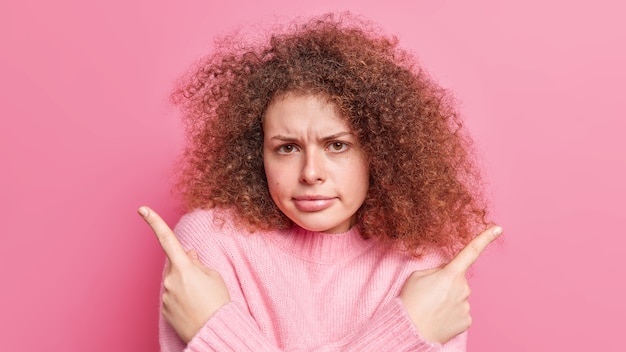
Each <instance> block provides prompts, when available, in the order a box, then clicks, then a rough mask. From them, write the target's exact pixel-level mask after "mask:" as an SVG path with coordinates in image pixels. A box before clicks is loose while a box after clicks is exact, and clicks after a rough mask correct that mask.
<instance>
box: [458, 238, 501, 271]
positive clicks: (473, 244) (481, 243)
mask: <svg viewBox="0 0 626 352" xmlns="http://www.w3.org/2000/svg"><path fill="white" fill-rule="evenodd" d="M501 234H502V228H501V227H499V226H493V227H490V228H488V229H487V230H485V231H484V232H482V233H481V234H480V235H478V236H476V237H475V238H474V239H473V240H471V241H470V243H468V244H467V246H465V248H463V249H462V250H461V251H460V252H459V254H457V256H456V257H455V258H454V259H452V261H451V262H450V263H448V265H446V268H449V269H452V270H455V271H458V272H463V273H465V272H466V271H467V270H468V269H469V268H470V267H471V266H472V264H474V263H475V262H476V260H477V259H478V257H479V256H480V254H481V253H482V252H483V251H484V250H485V248H487V246H489V244H490V243H491V242H493V241H494V240H495V239H496V238H498V237H499V236H500V235H501Z"/></svg>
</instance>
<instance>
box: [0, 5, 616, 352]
mask: <svg viewBox="0 0 626 352" xmlns="http://www.w3.org/2000/svg"><path fill="white" fill-rule="evenodd" d="M214 3H215V4H211V2H207V1H184V2H172V1H143V2H141V1H135V2H132V1H131V2H128V1H121V0H112V1H105V2H97V3H96V4H92V2H85V1H78V0H59V1H54V2H51V1H23V2H17V1H12V2H8V1H5V2H2V3H1V4H0V50H1V51H0V167H1V170H2V172H1V173H0V178H1V181H2V182H0V197H1V198H2V202H1V203H0V223H1V224H2V231H1V232H0V236H1V239H2V240H1V243H2V245H0V268H1V269H0V270H2V275H1V276H2V281H1V284H0V285H1V286H0V287H1V289H0V341H1V342H0V346H1V347H0V349H1V350H6V351H13V350H20V351H84V350H88V351H153V350H156V349H157V328H156V322H157V318H158V312H157V306H158V300H159V297H158V287H159V279H160V270H161V265H162V262H163V255H162V253H161V250H160V248H159V247H158V245H157V243H156V241H155V240H154V238H153V237H152V235H151V233H150V231H149V230H148V228H147V227H146V226H145V224H143V223H142V221H141V220H140V219H139V218H138V217H137V216H136V215H135V209H136V207H137V206H139V205H141V204H144V203H146V204H150V205H151V206H153V207H155V208H156V209H159V210H160V211H161V212H162V214H163V215H164V216H165V217H166V218H167V219H168V220H169V221H170V222H171V223H172V224H173V223H174V222H175V221H176V219H177V218H178V216H179V215H180V213H179V210H178V205H177V204H178V203H177V201H176V199H175V198H174V197H173V196H172V194H171V193H170V190H169V189H170V185H171V184H172V180H173V178H172V172H171V170H172V166H173V161H174V160H175V157H176V155H177V153H178V151H179V148H180V145H181V139H182V136H181V131H180V129H179V124H178V121H177V119H176V117H175V115H174V113H173V112H172V111H171V110H170V108H169V107H168V105H167V93H168V91H169V89H170V88H171V87H172V82H173V80H174V79H175V78H176V77H177V76H178V75H179V74H180V73H182V72H183V71H184V70H185V69H186V68H187V67H188V65H189V64H190V63H191V62H192V61H193V60H194V59H196V58H198V57H199V56H200V55H202V54H204V53H206V52H207V51H208V50H209V49H210V46H211V38H212V37H213V36H214V35H215V34H218V33H220V32H224V31H228V30H230V29H233V28H235V27H236V26H239V25H242V24H246V23H250V22H258V21H265V22H271V21H272V19H273V18H274V16H276V17H277V18H279V19H280V18H290V17H291V16H292V15H294V14H304V15H309V14H317V13H321V12H325V11H328V10H341V9H351V10H352V11H354V12H356V13H361V14H363V15H365V16H367V17H369V18H371V19H373V20H375V21H376V22H378V23H379V24H380V25H381V26H382V27H383V28H385V29H387V31H388V32H390V33H397V34H398V35H399V36H400V38H401V41H402V43H403V44H404V46H405V47H410V48H413V49H414V51H415V52H416V53H417V54H418V55H419V57H420V58H421V60H422V61H423V63H424V64H425V66H426V67H428V68H429V69H430V71H431V72H432V73H433V74H434V75H435V76H436V77H438V78H439V80H440V82H441V84H442V85H444V86H446V87H449V88H451V89H452V90H454V91H455V92H456V95H457V97H458V98H459V99H460V100H461V101H462V111H463V113H464V114H465V115H466V116H467V119H468V124H469V126H470V128H471V130H472V132H473V134H474V136H475V138H476V140H477V146H478V148H479V150H480V151H481V154H482V158H483V160H484V166H485V169H486V170H487V173H488V176H489V179H490V185H489V189H490V192H491V193H492V195H493V200H494V205H495V208H496V211H495V218H496V220H497V221H498V222H499V223H501V224H502V225H503V226H504V228H505V239H504V241H502V242H501V243H500V244H499V245H496V246H495V247H494V248H492V249H490V250H489V251H488V252H487V253H486V254H485V255H484V256H483V257H482V258H481V259H480V261H479V262H478V263H477V265H475V267H474V270H473V278H472V280H471V281H472V285H473V296H472V304H473V305H472V311H473V315H474V326H473V327H472V328H471V331H470V339H469V350H470V351H592V350H593V351H618V350H621V349H620V348H619V347H618V344H617V342H616V341H617V340H618V337H619V336H620V335H621V333H622V329H623V327H624V323H623V317H624V316H626V305H625V304H624V297H626V284H625V283H624V279H623V277H624V267H625V263H624V258H625V257H626V249H625V248H626V236H624V235H625V234H626V232H625V230H624V220H626V218H625V216H624V214H623V210H624V205H623V200H624V198H626V183H625V182H624V180H626V141H625V140H626V138H625V137H624V130H625V129H626V122H625V119H624V118H625V111H626V109H625V104H626V103H625V101H626V99H624V97H623V94H624V91H625V88H624V82H625V81H626V66H625V65H624V63H626V50H625V49H624V48H625V47H626V45H625V43H626V26H625V25H624V24H623V14H624V13H625V11H624V10H625V9H624V6H623V5H619V2H618V1H613V2H611V1H596V2H594V5H593V6H592V5H577V4H576V3H583V2H572V1H564V0H559V1H557V0H554V1H549V2H546V1H543V0H528V1H517V2H507V1H495V0H477V1H460V0H455V1H453V0H450V1H428V2H427V1H412V2H409V1H396V0H391V1H385V2H384V3H385V5H378V4H374V3H378V2H372V4H368V3H367V2H365V1H362V0H352V1H348V0H346V1H337V0H316V1H310V2H307V3H301V4H296V3H295V2H293V1H283V0H272V1H271V4H272V5H271V7H268V6H267V5H265V6H260V5H255V4H258V3H269V2H267V1H266V2H263V1H252V0H250V1H245V0H229V1H219V2H218V1H214ZM382 3H383V2H382V1H381V2H380V4H382ZM406 3H411V4H406ZM584 3H585V4H587V3H590V2H584ZM87 4H89V5H87Z"/></svg>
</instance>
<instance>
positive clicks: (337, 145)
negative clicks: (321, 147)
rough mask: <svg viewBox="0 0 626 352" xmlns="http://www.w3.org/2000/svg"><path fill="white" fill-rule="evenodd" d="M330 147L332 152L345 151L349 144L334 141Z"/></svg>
mask: <svg viewBox="0 0 626 352" xmlns="http://www.w3.org/2000/svg"><path fill="white" fill-rule="evenodd" d="M328 148H329V149H330V151H332V152H343V151H345V150H346V149H348V144H347V143H344V142H332V143H331V144H330V145H329V146H328Z"/></svg>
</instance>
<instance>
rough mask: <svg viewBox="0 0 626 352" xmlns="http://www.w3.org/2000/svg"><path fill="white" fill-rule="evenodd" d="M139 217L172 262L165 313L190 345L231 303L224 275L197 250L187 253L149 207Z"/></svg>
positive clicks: (165, 280) (165, 285)
mask: <svg viewBox="0 0 626 352" xmlns="http://www.w3.org/2000/svg"><path fill="white" fill-rule="evenodd" d="M139 214H140V215H141V216H142V217H143V218H144V220H146V222H147V223H148V225H150V227H151V228H152V231H154V233H155V235H156V237H157V239H158V240H159V243H160V244H161V247H162V248H163V251H164V252H165V255H166V256H167V259H168V263H167V264H166V265H167V266H166V269H165V274H164V276H163V288H164V292H163V297H162V301H163V304H162V308H161V313H162V314H163V316H164V317H165V320H167V321H168V322H169V323H170V325H172V327H173V328H174V330H176V333H177V334H178V336H179V337H180V338H181V339H182V340H183V341H184V342H185V343H188V342H189V341H191V339H192V338H193V337H194V336H195V335H196V334H197V333H198V331H200V329H201V328H202V326H204V324H205V323H206V322H207V321H208V320H209V319H210V318H211V316H213V314H215V312H216V311H217V310H218V309H219V308H221V307H222V306H224V305H225V304H227V303H228V302H230V295H229V293H228V289H227V288H226V284H225V283H224V280H223V279H222V276H221V275H220V274H219V273H218V272H217V271H214V270H211V269H209V268H207V267H205V266H204V265H203V264H202V263H201V262H200V261H199V260H198V254H197V253H196V251H194V250H193V249H192V250H190V251H189V252H185V249H184V248H183V246H182V245H181V244H180V242H179V241H178V239H177V238H176V235H174V232H173V231H172V230H171V229H170V227H169V226H168V225H167V224H166V223H165V221H163V219H161V217H160V216H159V215H158V214H157V213H156V212H154V211H153V210H151V209H149V208H148V207H141V208H139Z"/></svg>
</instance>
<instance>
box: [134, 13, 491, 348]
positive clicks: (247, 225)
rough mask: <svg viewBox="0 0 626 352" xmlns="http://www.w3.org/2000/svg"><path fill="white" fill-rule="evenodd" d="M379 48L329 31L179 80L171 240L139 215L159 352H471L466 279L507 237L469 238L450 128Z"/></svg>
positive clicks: (441, 98)
mask: <svg viewBox="0 0 626 352" xmlns="http://www.w3.org/2000/svg"><path fill="white" fill-rule="evenodd" d="M378 33H379V31H378V30H377V29H376V28H374V27H373V26H371V25H370V24H368V23H364V22H362V21H360V20H357V19H355V18H353V17H352V16H350V15H342V16H333V15H327V16H323V17H321V18H315V19H312V20H310V21H308V22H306V23H304V24H298V25H293V26H291V27H289V29H288V30H286V31H284V32H277V33H274V34H273V35H272V36H271V37H270V39H269V41H268V42H267V43H255V44H254V45H251V46H247V47H243V46H242V45H240V43H236V42H235V41H230V42H227V41H224V42H223V43H221V45H219V50H218V51H217V52H216V53H215V54H213V55H212V56H209V57H208V58H206V59H205V60H204V61H202V62H201V63H199V64H198V66H197V67H196V68H195V70H193V72H192V73H191V74H190V75H189V76H188V77H186V79H185V80H183V83H182V84H181V86H180V88H179V89H178V90H177V91H176V93H175V94H174V97H175V101H176V103H178V104H179V105H180V106H181V107H182V110H183V111H184V116H185V119H186V122H187V126H188V129H187V132H188V135H189V139H188V141H189V143H188V146H187V149H186V153H185V157H184V159H183V168H182V170H183V171H182V174H181V183H180V185H181V186H182V190H183V194H184V199H185V202H186V206H187V209H188V210H189V213H188V214H187V215H185V216H184V217H183V218H182V219H181V220H180V222H179V224H178V225H177V227H176V229H175V233H176V236H175V235H174V233H173V232H172V231H171V230H170V229H169V227H168V226H167V225H166V224H165V223H164V222H163V221H162V220H161V219H160V217H159V216H158V215H157V214H156V213H155V212H154V211H152V210H150V209H149V208H147V207H142V208H140V210H139V212H140V214H141V215H142V216H143V217H144V218H145V220H146V221H147V222H148V224H149V225H150V226H151V227H152V229H153V230H154V232H155V233H156V235H157V237H158V239H159V241H160V243H161V246H162V247H163V249H164V251H165V253H166V255H167V257H168V263H167V264H166V269H165V273H164V278H163V291H162V313H163V314H162V315H163V319H162V321H161V325H160V327H161V330H160V332H161V345H162V349H163V350H164V351H180V350H183V349H185V348H187V350H190V351H224V350H232V351H282V350H284V351H437V350H444V351H464V350H465V337H466V334H465V332H466V330H467V329H468V328H469V326H470V324H471V317H470V315H469V304H468V296H469V288H468V285H467V281H466V278H465V272H466V270H467V269H468V268H469V267H470V266H471V264H472V263H473V262H474V261H475V260H476V259H477V257H478V256H479V254H480V253H481V252H482V250H483V249H484V248H485V247H486V246H487V245H488V244H489V243H490V242H491V241H492V240H493V239H495V238H496V237H497V236H498V235H499V234H500V233H501V231H502V230H501V228H499V227H495V226H494V227H490V228H488V229H487V230H485V231H484V232H482V233H481V234H480V235H478V236H474V235H473V234H475V233H478V232H479V231H480V230H484V229H485V227H486V224H487V222H486V220H485V214H486V211H485V206H484V202H483V200H482V197H481V192H480V187H479V185H480V182H479V181H480V177H479V174H478V172H477V170H476V169H475V167H474V166H473V164H472V160H471V157H470V153H469V145H470V140H469V138H468V136H467V135H466V134H465V132H464V130H463V129H462V128H461V120H460V119H459V116H458V114H457V112H456V111H455V110H454V109H453V107H452V105H451V102H450V98H449V97H448V95H447V94H446V92H445V91H444V90H443V89H441V88H440V87H438V86H437V85H436V84H435V83H434V82H433V81H432V80H431V79H429V77H428V76H427V75H426V74H425V73H424V72H423V71H422V70H421V68H420V67H419V66H418V65H417V64H416V62H415V60H414V59H413V58H412V57H411V55H409V54H408V53H407V52H405V51H403V50H401V49H399V48H398V47H397V40H396V39H395V38H389V37H385V36H381V35H380V34H378ZM179 241H180V242H179ZM464 247H465V248H464Z"/></svg>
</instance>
